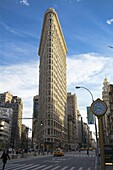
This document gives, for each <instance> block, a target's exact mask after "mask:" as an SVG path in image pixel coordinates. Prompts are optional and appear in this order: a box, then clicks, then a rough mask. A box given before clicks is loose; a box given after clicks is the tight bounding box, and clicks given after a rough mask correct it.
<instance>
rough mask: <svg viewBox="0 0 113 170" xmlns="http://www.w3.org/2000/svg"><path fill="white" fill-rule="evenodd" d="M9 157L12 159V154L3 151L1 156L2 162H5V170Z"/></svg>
mask: <svg viewBox="0 0 113 170" xmlns="http://www.w3.org/2000/svg"><path fill="white" fill-rule="evenodd" d="M8 158H9V159H10V156H9V154H8V151H3V154H2V156H1V159H2V162H3V167H2V170H4V168H5V165H6V163H7V159H8Z"/></svg>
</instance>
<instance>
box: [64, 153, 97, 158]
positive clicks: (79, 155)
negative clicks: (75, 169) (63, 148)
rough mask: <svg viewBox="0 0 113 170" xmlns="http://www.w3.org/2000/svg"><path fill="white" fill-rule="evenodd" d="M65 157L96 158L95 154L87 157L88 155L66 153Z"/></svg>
mask: <svg viewBox="0 0 113 170" xmlns="http://www.w3.org/2000/svg"><path fill="white" fill-rule="evenodd" d="M65 156H73V157H95V153H91V154H89V155H87V154H86V153H79V152H78V153H66V154H65Z"/></svg>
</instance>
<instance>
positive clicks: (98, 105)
mask: <svg viewBox="0 0 113 170" xmlns="http://www.w3.org/2000/svg"><path fill="white" fill-rule="evenodd" d="M91 110H92V112H93V113H94V114H95V115H96V116H97V118H98V124H99V144H100V156H101V168H102V170H106V167H105V155H104V140H103V135H104V133H103V120H102V116H103V115H104V114H105V113H106V111H107V105H106V103H105V102H104V101H103V100H100V99H99V98H98V99H97V100H95V101H94V102H93V103H92V105H91Z"/></svg>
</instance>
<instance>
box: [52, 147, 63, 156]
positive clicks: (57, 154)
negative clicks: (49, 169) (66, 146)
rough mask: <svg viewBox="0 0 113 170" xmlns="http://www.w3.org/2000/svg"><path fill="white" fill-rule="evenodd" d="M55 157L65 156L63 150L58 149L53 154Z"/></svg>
mask: <svg viewBox="0 0 113 170" xmlns="http://www.w3.org/2000/svg"><path fill="white" fill-rule="evenodd" d="M53 155H54V156H64V152H63V150H62V149H56V150H55V151H54V152H53Z"/></svg>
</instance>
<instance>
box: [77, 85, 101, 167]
mask: <svg viewBox="0 0 113 170" xmlns="http://www.w3.org/2000/svg"><path fill="white" fill-rule="evenodd" d="M75 88H76V89H80V88H83V89H85V90H87V91H88V92H89V93H90V95H91V98H92V103H93V102H94V98H93V94H92V93H91V91H90V90H89V89H88V88H86V87H83V86H76V87H75ZM95 133H96V142H97V150H96V151H97V164H99V163H100V161H99V146H98V137H97V124H96V117H95Z"/></svg>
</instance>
